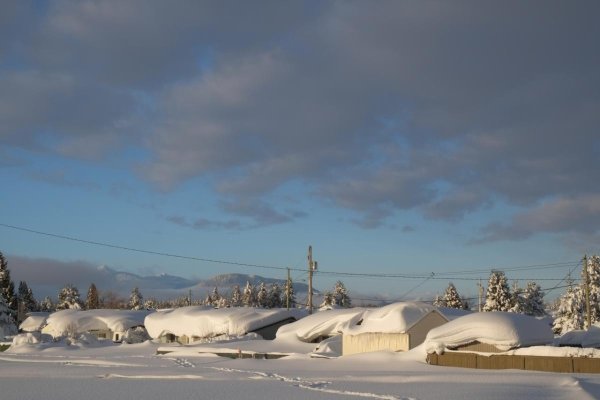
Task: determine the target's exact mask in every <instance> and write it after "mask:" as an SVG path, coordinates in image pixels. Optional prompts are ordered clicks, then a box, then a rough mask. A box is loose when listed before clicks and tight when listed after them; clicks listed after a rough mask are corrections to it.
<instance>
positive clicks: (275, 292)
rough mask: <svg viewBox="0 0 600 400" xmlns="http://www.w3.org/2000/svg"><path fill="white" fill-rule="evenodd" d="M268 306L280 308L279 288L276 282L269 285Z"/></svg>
mask: <svg viewBox="0 0 600 400" xmlns="http://www.w3.org/2000/svg"><path fill="white" fill-rule="evenodd" d="M268 303H269V307H270V308H280V307H281V288H280V287H279V285H278V284H277V283H273V284H272V285H271V290H270V291H269V301H268Z"/></svg>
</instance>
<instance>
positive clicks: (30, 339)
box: [12, 332, 41, 346]
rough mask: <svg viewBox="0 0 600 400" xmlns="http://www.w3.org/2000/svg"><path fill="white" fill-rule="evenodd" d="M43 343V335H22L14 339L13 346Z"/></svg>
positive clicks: (36, 333)
mask: <svg viewBox="0 0 600 400" xmlns="http://www.w3.org/2000/svg"><path fill="white" fill-rule="evenodd" d="M40 342H41V334H40V333H38V332H35V333H21V334H18V335H17V336H15V337H14V338H13V341H12V346H23V345H28V344H38V343H40Z"/></svg>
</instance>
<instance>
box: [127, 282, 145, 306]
mask: <svg viewBox="0 0 600 400" xmlns="http://www.w3.org/2000/svg"><path fill="white" fill-rule="evenodd" d="M129 309H130V310H136V311H138V310H143V309H144V296H142V294H141V293H140V290H139V289H138V288H137V286H136V287H134V288H133V290H132V291H131V294H130V295H129Z"/></svg>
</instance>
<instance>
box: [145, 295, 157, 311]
mask: <svg viewBox="0 0 600 400" xmlns="http://www.w3.org/2000/svg"><path fill="white" fill-rule="evenodd" d="M144 308H145V309H146V310H156V309H158V301H156V299H155V298H153V297H151V298H149V299H146V300H144Z"/></svg>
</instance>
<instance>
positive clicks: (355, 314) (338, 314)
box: [277, 308, 366, 343]
mask: <svg viewBox="0 0 600 400" xmlns="http://www.w3.org/2000/svg"><path fill="white" fill-rule="evenodd" d="M365 311H366V309H365V308H339V309H330V310H321V311H318V312H316V313H314V314H312V315H309V316H307V317H304V318H302V319H301V320H300V321H297V322H294V323H293V324H289V325H286V326H284V327H282V328H281V329H280V330H279V331H278V332H277V338H278V339H279V338H284V337H285V338H291V339H293V340H298V341H301V342H305V343H319V342H321V341H323V340H325V339H329V338H332V337H336V336H341V334H342V332H344V331H345V330H346V329H348V328H349V327H351V326H355V325H356V324H358V323H359V322H360V321H361V320H362V318H363V315H364V313H365Z"/></svg>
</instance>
